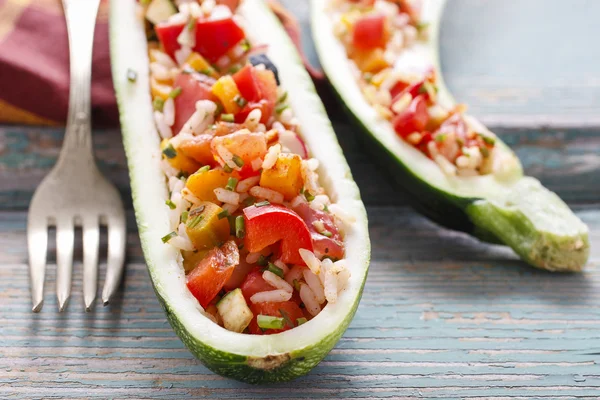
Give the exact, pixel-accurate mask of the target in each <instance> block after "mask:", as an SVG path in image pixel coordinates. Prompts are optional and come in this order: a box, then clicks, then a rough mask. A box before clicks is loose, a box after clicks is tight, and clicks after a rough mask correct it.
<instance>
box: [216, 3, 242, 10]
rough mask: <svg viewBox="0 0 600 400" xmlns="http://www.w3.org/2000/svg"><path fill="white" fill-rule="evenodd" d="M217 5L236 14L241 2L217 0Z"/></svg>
mask: <svg viewBox="0 0 600 400" xmlns="http://www.w3.org/2000/svg"><path fill="white" fill-rule="evenodd" d="M217 4H222V5H224V6H227V7H229V9H230V10H231V12H234V11H235V10H236V9H237V8H238V6H239V5H240V0H217Z"/></svg>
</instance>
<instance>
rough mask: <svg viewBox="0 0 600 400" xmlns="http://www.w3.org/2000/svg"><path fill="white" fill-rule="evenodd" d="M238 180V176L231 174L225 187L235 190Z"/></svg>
mask: <svg viewBox="0 0 600 400" xmlns="http://www.w3.org/2000/svg"><path fill="white" fill-rule="evenodd" d="M237 183H238V180H237V179H236V178H234V177H233V176H230V177H229V179H228V180H227V185H225V189H227V190H229V191H231V192H233V191H234V190H235V187H236V186H237Z"/></svg>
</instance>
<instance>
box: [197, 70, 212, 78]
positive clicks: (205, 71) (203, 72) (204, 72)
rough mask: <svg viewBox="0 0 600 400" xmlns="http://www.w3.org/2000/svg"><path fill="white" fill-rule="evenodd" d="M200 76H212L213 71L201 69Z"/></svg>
mask: <svg viewBox="0 0 600 400" xmlns="http://www.w3.org/2000/svg"><path fill="white" fill-rule="evenodd" d="M199 72H200V73H201V74H202V75H208V76H211V75H212V74H213V70H211V69H208V68H205V69H201V70H200V71H199Z"/></svg>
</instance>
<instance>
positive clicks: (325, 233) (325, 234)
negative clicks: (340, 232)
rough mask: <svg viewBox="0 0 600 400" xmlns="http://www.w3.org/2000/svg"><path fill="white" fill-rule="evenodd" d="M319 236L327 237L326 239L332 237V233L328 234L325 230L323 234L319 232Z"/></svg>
mask: <svg viewBox="0 0 600 400" xmlns="http://www.w3.org/2000/svg"><path fill="white" fill-rule="evenodd" d="M320 233H321V235H323V236H327V237H328V238H330V237H332V236H333V233H331V232H329V231H328V230H327V229H325V230H324V231H323V232H320Z"/></svg>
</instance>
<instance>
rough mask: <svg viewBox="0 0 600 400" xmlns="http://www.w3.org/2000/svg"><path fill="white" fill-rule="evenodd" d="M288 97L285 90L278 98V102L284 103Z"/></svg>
mask: <svg viewBox="0 0 600 400" xmlns="http://www.w3.org/2000/svg"><path fill="white" fill-rule="evenodd" d="M287 97H288V92H287V91H286V92H283V94H282V95H281V96H280V97H279V98H278V99H277V104H281V103H283V102H284V101H285V100H286V99H287Z"/></svg>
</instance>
